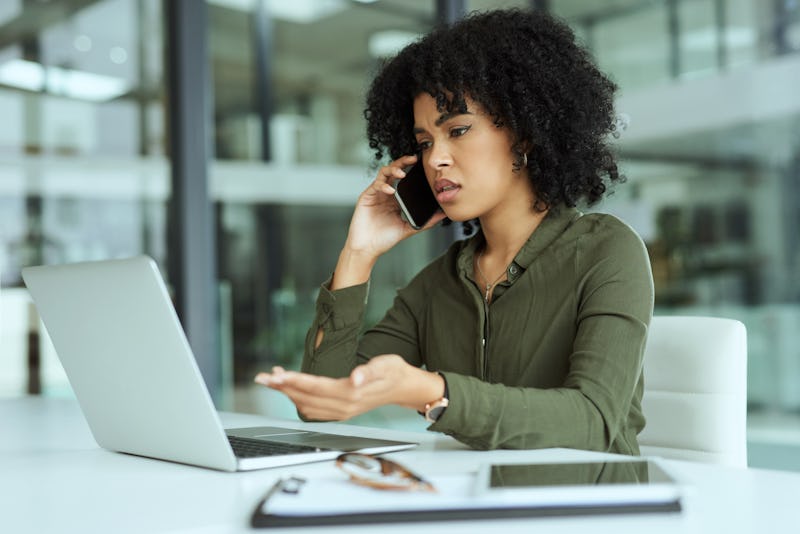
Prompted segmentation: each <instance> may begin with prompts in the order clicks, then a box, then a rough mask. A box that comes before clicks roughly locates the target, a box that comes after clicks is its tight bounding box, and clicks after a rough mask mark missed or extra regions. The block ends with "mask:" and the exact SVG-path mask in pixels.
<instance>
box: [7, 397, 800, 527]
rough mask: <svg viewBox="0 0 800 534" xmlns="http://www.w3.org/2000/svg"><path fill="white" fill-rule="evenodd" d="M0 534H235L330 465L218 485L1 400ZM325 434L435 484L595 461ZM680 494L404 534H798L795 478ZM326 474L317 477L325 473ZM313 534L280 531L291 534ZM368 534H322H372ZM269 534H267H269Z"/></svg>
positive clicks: (47, 413) (73, 406)
mask: <svg viewBox="0 0 800 534" xmlns="http://www.w3.org/2000/svg"><path fill="white" fill-rule="evenodd" d="M222 418H223V423H224V424H225V426H226V427H236V426H255V425H269V424H274V423H278V424H281V425H287V426H290V425H295V426H302V423H299V422H297V421H293V422H287V421H277V420H275V419H268V418H263V417H258V416H254V415H245V414H223V416H222ZM0 421H2V438H1V439H0V530H2V531H3V532H14V533H27V532H31V533H33V532H36V533H47V532H80V533H94V532H115V533H122V532H180V533H198V534H207V533H218V532H219V533H238V532H253V531H252V530H251V529H250V528H249V526H248V525H249V517H250V513H251V511H252V509H253V507H254V506H255V504H256V503H257V502H258V500H259V498H260V497H261V496H262V495H263V493H264V492H265V491H266V489H267V488H269V487H270V485H271V484H272V483H273V482H274V481H275V480H276V479H277V478H278V477H279V476H285V475H288V474H297V475H300V476H307V477H308V476H313V474H314V473H320V470H328V469H331V465H330V462H326V463H318V464H309V465H305V466H294V467H287V468H280V469H267V470H262V471H255V472H249V473H222V472H216V471H212V470H208V469H202V468H197V467H190V466H184V465H179V464H172V463H169V462H162V461H158V460H150V459H146V458H138V457H134V456H129V455H124V454H117V453H112V452H108V451H105V450H103V449H100V448H98V446H97V444H96V443H95V442H94V440H93V439H92V436H91V433H90V432H89V428H88V426H87V425H86V422H85V420H84V419H83V415H82V414H81V412H80V409H79V407H78V405H77V403H76V402H75V401H72V400H53V399H42V398H21V399H7V400H0ZM321 426H322V427H323V428H324V429H325V430H328V431H341V432H346V433H350V434H360V435H368V436H381V437H387V438H396V439H411V440H415V441H420V442H421V446H420V447H418V448H416V449H413V450H410V451H403V452H400V453H395V454H393V455H391V456H392V457H393V458H395V459H397V460H400V461H402V462H404V463H406V464H408V465H411V466H414V468H415V469H417V470H418V471H419V472H421V473H424V474H428V475H434V474H445V473H457V472H464V471H468V470H474V469H476V468H477V466H478V465H479V464H481V463H486V462H490V461H520V460H523V461H524V460H532V461H550V460H552V461H558V460H565V459H566V460H571V459H588V458H592V457H597V456H602V455H597V454H596V453H587V452H583V451H573V450H566V449H549V450H539V451H490V452H480V451H472V450H469V449H466V448H464V447H463V446H462V445H461V444H459V443H458V442H456V441H454V440H452V439H451V438H448V437H446V436H441V435H437V434H433V433H409V432H398V431H389V430H383V429H369V428H363V427H355V426H349V425H333V424H323V425H321ZM665 463H666V465H667V467H668V468H669V469H670V471H671V472H672V473H673V474H674V475H675V476H676V477H677V478H678V479H679V480H680V481H681V482H683V483H685V484H686V485H687V488H688V490H687V497H686V499H685V502H684V507H685V510H684V512H682V513H680V514H643V515H630V516H592V517H582V518H564V517H561V518H538V519H532V520H525V521H521V520H510V521H501V522H494V521H493V522H491V523H490V522H473V523H463V522H462V523H435V524H434V523H430V524H419V525H414V526H413V529H414V531H415V532H435V533H436V534H442V533H445V532H458V533H459V534H462V533H467V532H487V531H495V530H496V529H499V528H502V529H503V532H504V534H505V533H508V532H532V531H533V530H534V528H535V531H536V532H537V533H541V532H592V533H593V534H598V533H606V532H607V533H614V534H617V533H620V532H631V533H637V534H644V533H647V534H651V533H659V532H664V533H670V534H673V533H677V532H697V533H707V532H726V533H731V532H754V533H755V532H758V533H761V532H800V513H798V510H797V502H798V501H797V495H798V494H799V493H800V474H797V473H786V472H780V471H767V470H758V469H734V468H727V467H718V466H713V465H705V464H696V463H689V462H678V461H668V462H665ZM325 472H327V471H325ZM309 530H312V529H291V530H287V532H293V533H301V532H307V531H309ZM375 530H376V527H375V526H372V527H369V526H367V527H360V528H355V527H346V528H334V529H326V532H328V531H333V532H359V531H360V532H373V531H375ZM408 531H409V526H408V525H386V526H381V527H380V532H381V533H389V532H398V533H400V532H402V533H403V534H408ZM269 532H275V531H274V530H270V531H269Z"/></svg>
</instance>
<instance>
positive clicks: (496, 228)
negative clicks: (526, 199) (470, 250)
mask: <svg viewBox="0 0 800 534" xmlns="http://www.w3.org/2000/svg"><path fill="white" fill-rule="evenodd" d="M546 215H547V211H543V212H538V211H534V210H533V208H530V207H528V210H527V213H525V214H524V216H520V213H516V214H512V215H510V216H504V217H495V218H487V219H486V220H484V218H481V230H482V231H483V236H484V238H485V239H486V245H485V248H484V253H483V255H484V256H486V257H491V258H492V259H493V260H494V261H493V263H494V262H497V263H500V264H504V265H508V264H509V263H511V260H513V259H514V257H515V256H516V255H517V253H518V252H519V250H520V249H521V248H522V245H524V244H525V242H526V241H527V240H528V238H529V237H530V235H531V234H532V233H533V231H534V230H536V228H538V227H539V225H540V224H541V222H542V220H544V218H545V216H546Z"/></svg>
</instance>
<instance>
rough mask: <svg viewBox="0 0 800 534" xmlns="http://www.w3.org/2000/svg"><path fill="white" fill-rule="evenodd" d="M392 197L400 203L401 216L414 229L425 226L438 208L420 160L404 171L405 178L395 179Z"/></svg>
mask: <svg viewBox="0 0 800 534" xmlns="http://www.w3.org/2000/svg"><path fill="white" fill-rule="evenodd" d="M394 197H395V198H396V199H397V203H398V204H400V211H401V212H402V214H403V218H404V219H405V220H406V221H407V222H408V224H410V225H411V227H412V228H414V229H415V230H419V229H421V228H422V227H423V226H425V224H426V223H427V222H428V221H429V220H430V219H431V217H433V215H434V213H436V211H437V210H438V209H439V203H438V202H436V197H435V196H434V195H433V191H432V190H431V186H430V185H429V184H428V179H427V178H426V177H425V170H424V169H423V168H422V162H420V161H417V163H415V164H414V165H413V166H412V167H411V168H410V169H408V170H407V171H406V176H405V178H403V179H401V180H397V181H395V183H394Z"/></svg>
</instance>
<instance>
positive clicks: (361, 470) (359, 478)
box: [336, 453, 421, 489]
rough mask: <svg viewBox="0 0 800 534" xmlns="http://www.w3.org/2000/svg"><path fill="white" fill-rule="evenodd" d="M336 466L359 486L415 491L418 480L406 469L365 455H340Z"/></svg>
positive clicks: (389, 461)
mask: <svg viewBox="0 0 800 534" xmlns="http://www.w3.org/2000/svg"><path fill="white" fill-rule="evenodd" d="M336 465H337V466H338V467H339V468H340V469H342V471H344V472H345V473H347V474H348V475H350V478H351V479H352V480H353V481H354V482H357V483H359V484H363V485H366V486H370V487H373V488H384V489H416V488H418V487H419V486H420V482H421V481H420V480H419V478H418V477H417V476H415V475H414V474H413V473H411V472H410V471H408V470H407V469H406V468H404V467H403V466H401V465H400V464H397V463H395V462H392V461H391V460H386V459H385V458H376V457H374V456H368V455H365V454H357V453H348V454H342V455H341V456H339V458H337V459H336Z"/></svg>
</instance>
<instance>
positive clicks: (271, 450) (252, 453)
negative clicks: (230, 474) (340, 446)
mask: <svg viewBox="0 0 800 534" xmlns="http://www.w3.org/2000/svg"><path fill="white" fill-rule="evenodd" d="M228 441H230V443H231V447H232V448H233V454H235V455H236V456H237V457H238V458H254V457H258V456H280V455H282V454H298V453H301V454H302V453H308V452H318V451H320V450H324V449H319V448H317V447H311V446H309V445H299V444H296V443H280V442H277V441H264V440H261V439H249V438H240V437H236V436H228Z"/></svg>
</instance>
